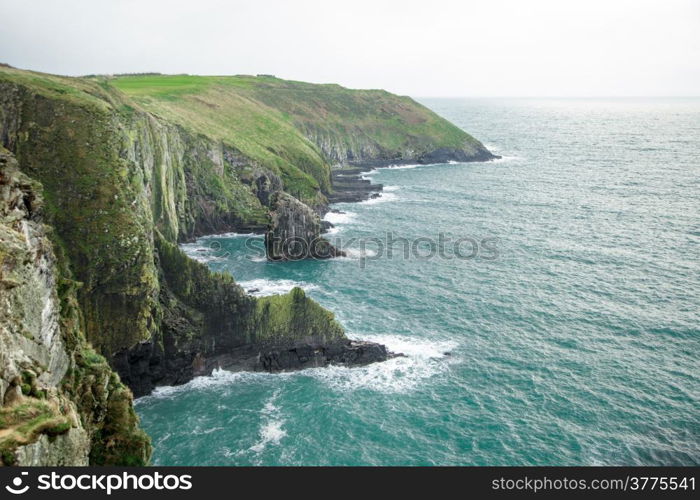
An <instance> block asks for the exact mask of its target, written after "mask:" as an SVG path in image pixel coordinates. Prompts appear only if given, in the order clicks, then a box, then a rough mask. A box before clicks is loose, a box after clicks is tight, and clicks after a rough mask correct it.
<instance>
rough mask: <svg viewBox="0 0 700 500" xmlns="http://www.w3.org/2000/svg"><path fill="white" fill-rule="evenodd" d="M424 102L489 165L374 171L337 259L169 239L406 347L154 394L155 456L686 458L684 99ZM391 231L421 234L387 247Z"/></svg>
mask: <svg viewBox="0 0 700 500" xmlns="http://www.w3.org/2000/svg"><path fill="white" fill-rule="evenodd" d="M423 102H424V103H425V104H426V105H428V106H429V107H431V108H432V109H434V110H435V111H436V112H438V113H439V114H441V115H443V116H444V117H446V118H448V119H449V120H451V121H453V122H454V123H456V124H457V125H459V126H460V127H462V128H464V129H465V130H467V131H468V132H470V133H471V134H473V135H474V136H475V137H477V138H479V139H480V140H482V141H483V142H484V143H485V144H487V146H489V147H490V148H491V150H492V151H494V152H496V153H498V154H500V155H503V159H501V160H497V161H493V162H488V163H472V164H441V165H427V166H409V167H402V168H393V169H392V168H385V169H379V170H376V171H373V172H371V173H369V174H368V175H369V176H370V177H371V178H372V179H374V181H376V182H381V183H383V184H384V185H386V186H388V189H387V190H386V192H385V193H384V195H383V196H382V197H381V198H379V199H376V200H372V201H370V202H365V203H359V204H339V205H337V206H336V207H335V208H337V209H340V210H342V211H344V212H345V213H343V214H335V213H333V214H330V215H329V218H330V220H332V221H334V222H335V223H336V224H337V225H336V228H335V229H334V230H333V234H331V235H330V237H331V238H339V239H340V240H342V241H343V242H346V244H347V243H348V242H350V244H349V247H350V248H351V251H350V255H349V257H347V258H343V259H336V260H332V261H321V262H318V261H304V262H293V263H269V262H266V261H265V260H264V259H263V258H262V254H261V251H260V245H261V240H260V239H255V238H252V239H250V238H247V237H245V236H236V235H227V236H223V237H217V238H204V239H202V240H200V241H198V242H197V243H196V244H192V245H186V246H185V249H186V251H187V252H188V253H189V254H190V255H192V256H193V257H194V258H198V259H200V260H202V261H205V262H207V263H208V265H209V266H210V267H211V268H212V269H216V270H220V271H227V272H230V273H232V274H233V276H234V277H235V278H236V279H237V280H238V281H239V282H241V283H242V284H243V286H245V287H246V288H248V289H255V290H256V292H255V293H256V294H258V295H261V294H268V293H280V292H284V291H287V290H289V289H290V288H291V287H292V286H301V287H303V288H304V289H306V290H307V292H308V294H309V295H311V296H312V297H314V298H315V299H317V300H318V301H319V302H320V303H322V304H323V305H324V306H326V307H328V308H329V309H331V310H332V311H334V312H335V313H336V316H337V318H338V319H339V321H340V322H341V323H342V324H343V325H344V326H345V328H346V330H347V331H348V333H349V335H350V336H352V337H354V338H360V339H370V340H375V341H379V342H383V343H386V344H387V345H388V346H389V347H390V348H392V349H393V350H395V351H400V352H403V353H405V354H406V355H407V356H406V357H404V358H396V359H393V360H390V361H388V362H386V363H380V364H375V365H371V366H368V367H363V368H341V367H331V368H327V369H310V370H306V371H302V372H297V373H290V374H282V375H269V374H249V373H236V374H232V373H227V372H223V371H220V372H217V373H215V374H214V375H213V376H212V377H202V378H197V379H195V380H194V381H192V382H191V383H189V384H187V385H185V386H181V387H171V388H161V389H159V390H157V391H156V393H155V394H153V395H151V396H147V397H144V398H141V399H139V400H138V402H137V411H138V413H139V415H140V416H141V421H142V424H143V426H144V428H145V429H146V430H147V431H148V433H149V434H150V435H151V437H152V438H153V443H154V446H155V451H154V458H153V461H154V463H155V464H159V465H251V464H252V465H433V464H437V465H451V464H459V465H622V464H629V465H632V464H645V465H656V464H664V465H675V464H699V463H700V363H699V362H698V356H699V354H698V353H700V312H699V311H700V161H699V159H700V153H699V152H700V100H697V99H656V100H654V99H618V100H612V99H611V100H592V99H580V100H557V99H539V100H532V99H531V100H528V99H507V100H497V99H491V100H488V99H483V100H472V99H452V100H449V99H445V100H423ZM388 232H391V233H392V237H393V238H395V239H398V238H406V239H407V240H409V242H415V241H416V240H417V239H418V238H422V239H421V240H418V242H417V243H415V245H416V247H415V250H416V251H415V252H410V251H409V255H408V258H405V256H404V254H403V244H402V243H400V241H402V240H398V241H399V243H398V244H397V245H396V246H395V250H394V253H393V254H392V255H391V256H389V255H388V254H387V252H386V249H384V251H382V249H381V248H379V245H378V243H377V242H376V241H377V240H369V239H371V238H376V239H378V240H385V239H386V237H387V233H388ZM440 233H442V234H443V238H445V239H447V238H449V240H447V241H448V242H447V243H445V240H444V239H443V240H442V243H443V244H439V243H440V241H439V235H440ZM353 238H362V239H365V240H366V241H369V242H368V243H366V244H365V246H364V249H363V248H362V245H361V244H359V243H358V242H357V241H355V242H354V243H353V242H352V241H351V240H352V239H353ZM459 238H462V240H461V241H462V243H463V244H462V245H461V246H460V249H459V250H460V253H459V255H455V254H454V252H453V250H454V246H453V243H451V242H454V241H455V240H457V239H459ZM430 241H434V242H437V243H438V245H437V246H438V247H439V248H443V252H442V255H435V256H433V257H430V255H429V254H430V253H431V243H430ZM439 248H438V249H439ZM473 248H475V249H476V250H477V254H476V255H475V256H474V255H473V254H474V252H473V251H472V249H473ZM409 250H410V248H409ZM450 257H452V258H450Z"/></svg>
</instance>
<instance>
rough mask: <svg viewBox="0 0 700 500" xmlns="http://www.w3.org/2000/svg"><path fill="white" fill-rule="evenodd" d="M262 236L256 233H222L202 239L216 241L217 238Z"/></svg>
mask: <svg viewBox="0 0 700 500" xmlns="http://www.w3.org/2000/svg"><path fill="white" fill-rule="evenodd" d="M262 237H263V235H262V234H257V233H222V234H212V235H209V236H204V237H203V239H218V238H226V239H230V238H262Z"/></svg>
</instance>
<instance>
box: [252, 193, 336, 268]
mask: <svg viewBox="0 0 700 500" xmlns="http://www.w3.org/2000/svg"><path fill="white" fill-rule="evenodd" d="M271 207H272V216H271V222H270V226H269V227H268V230H267V232H266V233H265V250H266V252H267V258H268V259H269V260H300V259H305V258H312V259H329V258H332V257H342V256H344V255H345V253H344V252H343V251H342V250H339V249H337V248H335V247H334V246H333V245H331V244H330V242H328V240H326V239H325V238H323V237H322V236H321V229H322V225H321V219H320V217H319V215H318V213H317V212H315V211H314V210H312V209H311V208H310V207H308V206H307V205H305V204H304V203H302V202H300V201H299V200H297V199H296V198H294V197H293V196H290V195H289V194H287V193H284V192H281V191H280V192H277V193H275V194H274V195H273V196H272V200H271Z"/></svg>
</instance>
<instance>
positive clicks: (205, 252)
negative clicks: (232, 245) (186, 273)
mask: <svg viewBox="0 0 700 500" xmlns="http://www.w3.org/2000/svg"><path fill="white" fill-rule="evenodd" d="M180 249H181V250H182V251H183V252H185V255H187V256H188V257H190V258H191V259H194V260H196V261H197V262H201V263H203V264H206V263H207V262H215V261H221V260H226V257H227V256H226V255H224V254H220V250H215V249H212V248H209V247H207V246H204V245H202V244H201V243H183V244H182V245H180Z"/></svg>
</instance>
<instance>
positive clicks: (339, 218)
mask: <svg viewBox="0 0 700 500" xmlns="http://www.w3.org/2000/svg"><path fill="white" fill-rule="evenodd" d="M355 215H356V214H355V213H353V212H343V213H338V212H328V213H327V214H326V215H325V217H323V220H326V221H328V222H330V223H331V224H333V225H336V224H347V223H348V222H350V221H352V220H353V219H354V218H355Z"/></svg>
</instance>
